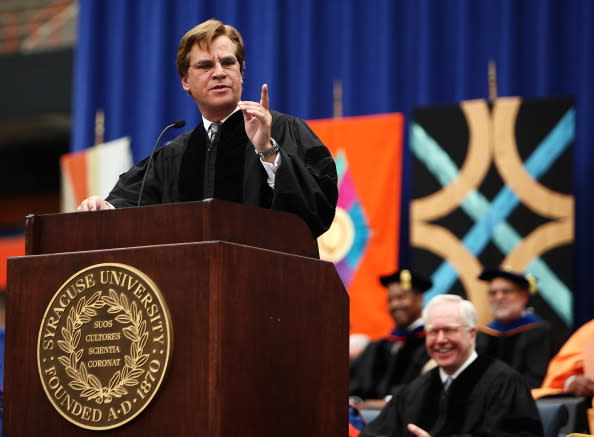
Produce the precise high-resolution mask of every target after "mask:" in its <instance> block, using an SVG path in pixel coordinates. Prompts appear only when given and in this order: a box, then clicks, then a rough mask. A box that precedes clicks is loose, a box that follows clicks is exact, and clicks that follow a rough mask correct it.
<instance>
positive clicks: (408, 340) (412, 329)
mask: <svg viewBox="0 0 594 437" xmlns="http://www.w3.org/2000/svg"><path fill="white" fill-rule="evenodd" d="M379 279H380V282H381V284H382V285H383V286H384V287H386V289H387V297H388V311H389V312H390V314H391V315H392V318H393V319H394V322H395V323H396V328H395V329H394V330H393V331H392V332H391V333H390V335H388V336H387V337H385V338H382V339H380V340H378V341H374V342H371V343H369V344H368V345H367V347H366V348H365V350H364V351H363V353H362V354H361V355H360V356H359V358H357V359H356V360H354V361H353V362H352V363H351V373H350V385H349V393H350V395H351V396H353V397H357V398H360V399H358V401H359V403H360V404H359V405H360V406H361V407H364V408H382V407H383V406H384V405H385V404H386V397H388V398H389V396H391V394H392V391H393V390H394V389H395V388H396V387H397V386H399V385H401V384H405V383H407V382H410V381H412V380H413V379H414V378H416V377H417V376H419V375H420V374H421V370H422V369H423V366H424V365H425V364H426V363H427V361H428V360H429V357H428V356H427V353H426V351H425V346H424V343H425V330H424V327H423V321H422V319H421V314H422V311H423V292H424V291H426V290H428V289H429V288H431V281H430V280H428V279H426V278H424V277H423V276H421V275H419V274H417V273H414V272H411V271H410V270H406V269H404V270H399V271H397V272H396V273H393V274H391V275H387V276H381V277H380V278H379Z"/></svg>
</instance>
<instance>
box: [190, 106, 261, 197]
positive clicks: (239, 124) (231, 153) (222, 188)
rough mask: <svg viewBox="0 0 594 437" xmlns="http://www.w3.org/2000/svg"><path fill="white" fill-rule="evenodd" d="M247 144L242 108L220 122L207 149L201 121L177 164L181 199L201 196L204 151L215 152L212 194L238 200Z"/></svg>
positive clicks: (204, 161)
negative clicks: (178, 165) (211, 146)
mask: <svg viewBox="0 0 594 437" xmlns="http://www.w3.org/2000/svg"><path fill="white" fill-rule="evenodd" d="M249 144H250V142H249V139H248V138H247V135H246V133H245V127H244V123H243V114H242V112H241V111H237V112H235V113H234V114H232V115H231V116H230V117H229V118H228V119H227V120H226V121H225V122H224V123H223V124H222V126H221V128H220V131H219V134H218V135H217V138H216V139H215V144H214V145H213V148H212V149H211V151H210V152H208V137H207V135H206V131H205V129H204V123H203V122H200V124H199V125H198V126H196V128H195V129H194V130H193V131H192V134H191V135H190V138H189V139H188V144H187V147H186V150H185V151H184V154H183V158H182V162H181V165H180V171H179V176H178V183H179V192H180V199H181V201H182V202H188V201H192V200H203V199H204V197H205V195H204V194H205V193H204V176H205V172H206V171H207V169H206V166H207V153H215V154H216V160H215V164H214V171H215V176H214V178H215V179H214V184H215V185H214V197H215V198H217V199H223V200H229V201H232V202H240V203H241V202H242V201H243V190H242V187H243V178H244V163H245V154H246V147H248V146H249ZM211 171H212V169H211Z"/></svg>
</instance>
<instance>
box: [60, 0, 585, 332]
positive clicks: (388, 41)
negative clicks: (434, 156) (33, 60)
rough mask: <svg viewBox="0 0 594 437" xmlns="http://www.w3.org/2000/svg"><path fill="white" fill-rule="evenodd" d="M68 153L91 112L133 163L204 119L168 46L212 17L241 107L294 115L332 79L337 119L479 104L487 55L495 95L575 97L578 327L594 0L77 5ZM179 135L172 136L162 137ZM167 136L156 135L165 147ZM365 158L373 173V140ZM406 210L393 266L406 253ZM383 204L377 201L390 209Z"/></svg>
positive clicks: (322, 105) (88, 129)
mask: <svg viewBox="0 0 594 437" xmlns="http://www.w3.org/2000/svg"><path fill="white" fill-rule="evenodd" d="M79 3H80V13H79V28H78V33H79V37H78V45H77V50H76V61H75V85H74V97H73V98H74V103H73V108H74V126H73V140H72V147H73V150H80V149H83V148H86V147H89V146H90V145H92V143H93V141H94V132H93V130H94V117H95V111H96V110H97V109H99V108H100V109H103V110H104V111H105V139H106V140H110V139H114V138H118V137H121V136H130V137H131V138H132V144H133V150H134V158H135V160H138V159H140V158H142V157H144V156H146V155H148V153H149V152H150V149H151V148H152V145H153V142H154V140H155V138H156V137H157V135H158V134H159V132H160V130H161V129H162V128H163V127H164V126H165V125H167V124H169V123H171V122H173V121H175V120H177V119H185V120H186V121H187V122H188V127H186V129H189V128H191V127H193V126H194V125H195V124H197V123H198V121H199V119H200V115H199V113H198V112H197V109H196V106H195V104H194V103H193V102H192V101H191V100H190V98H189V97H188V96H187V95H186V94H185V93H184V92H183V91H182V89H181V86H180V83H179V78H178V77H177V74H176V70H175V54H176V50H177V42H178V41H179V39H180V38H181V36H182V35H183V34H184V33H185V32H186V31H187V30H188V29H190V28H191V27H193V26H194V25H196V24H197V23H199V22H201V21H203V20H205V19H208V18H212V17H216V18H219V19H221V20H222V21H223V22H225V23H229V24H232V25H234V26H235V27H237V28H238V29H239V31H240V32H241V33H242V35H243V36H244V39H245V45H246V60H247V69H246V76H245V83H244V95H243V98H244V99H245V100H258V99H259V96H260V87H261V85H262V83H268V84H269V85H270V95H271V99H270V102H271V107H272V108H274V109H277V110H279V111H282V112H287V113H290V114H293V115H296V116H299V117H301V118H304V119H315V118H328V117H332V115H333V94H332V89H333V83H334V82H335V81H340V82H341V83H342V86H343V111H344V112H343V114H344V115H345V116H353V115H364V114H378V113H386V112H403V113H404V114H405V115H406V117H407V119H410V113H411V109H412V108H414V107H417V106H426V105H439V104H452V103H456V102H459V101H461V100H467V99H476V98H488V87H487V68H488V62H489V60H491V59H492V60H494V61H495V63H496V66H497V85H498V93H499V96H522V97H526V98H534V97H551V96H559V95H571V96H574V97H575V99H576V107H577V137H576V143H575V150H574V157H575V167H574V176H573V177H574V185H575V194H576V243H575V247H576V254H575V255H576V256H575V260H576V265H575V272H574V277H575V279H576V283H575V287H574V292H575V297H576V298H575V304H576V305H575V321H576V325H581V324H582V323H584V322H585V321H588V320H590V319H592V318H594V295H593V293H591V291H590V290H591V288H592V287H591V282H592V276H591V275H592V272H594V257H593V256H592V250H591V246H593V245H594V230H593V229H592V227H591V224H592V223H594V208H593V206H592V201H591V199H593V198H594V197H593V191H594V184H593V183H592V181H591V174H592V173H594V140H593V138H592V137H593V134H594V132H593V124H594V123H593V121H594V118H593V116H594V111H593V107H594V103H593V101H594V88H593V85H592V81H593V80H594V61H593V58H594V56H593V55H594V2H592V1H591V0H414V1H413V0H299V1H294V0H276V1H275V0H142V1H140V0H101V1H97V0H80V2H79ZM177 133H179V132H175V133H170V136H169V138H171V137H172V136H173V135H174V134H177ZM167 139H168V138H166V139H165V140H167ZM361 147H367V148H368V149H369V161H370V165H373V161H374V160H376V159H381V156H382V153H381V150H382V145H381V144H362V145H361ZM410 176H411V175H410V155H409V151H408V147H407V148H406V151H405V157H404V181H403V186H404V197H405V210H404V214H403V220H402V230H401V234H402V236H403V237H404V238H403V241H404V244H403V246H402V247H401V260H402V263H403V264H406V263H407V260H408V257H409V253H408V247H407V245H406V238H407V236H408V220H407V217H408V214H407V212H408V211H407V210H406V205H407V202H406V198H407V197H408V196H409V194H410V191H411V190H410V188H411V187H410V184H411V182H410V181H411V177H410ZM389 201H390V199H386V202H389Z"/></svg>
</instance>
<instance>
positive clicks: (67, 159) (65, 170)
mask: <svg viewBox="0 0 594 437" xmlns="http://www.w3.org/2000/svg"><path fill="white" fill-rule="evenodd" d="M60 166H61V167H62V177H63V178H66V182H67V183H68V184H69V186H70V188H71V189H72V192H73V195H74V201H75V203H76V204H77V205H78V204H79V203H80V202H82V201H83V200H84V199H86V198H87V197H88V195H89V194H88V192H89V186H88V182H87V151H86V150H81V151H80V152H74V153H68V154H66V155H62V156H61V157H60Z"/></svg>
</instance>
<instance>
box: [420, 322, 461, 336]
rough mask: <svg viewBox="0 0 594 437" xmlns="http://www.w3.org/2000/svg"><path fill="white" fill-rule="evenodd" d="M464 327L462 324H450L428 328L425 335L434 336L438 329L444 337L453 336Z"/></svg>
mask: <svg viewBox="0 0 594 437" xmlns="http://www.w3.org/2000/svg"><path fill="white" fill-rule="evenodd" d="M464 328H466V326H464V325H450V326H444V327H443V328H429V329H427V331H426V332H427V337H431V338H435V337H437V336H438V335H439V331H441V332H443V335H445V336H446V337H453V336H455V335H457V334H458V333H459V332H460V331H461V330H462V329H464Z"/></svg>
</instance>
